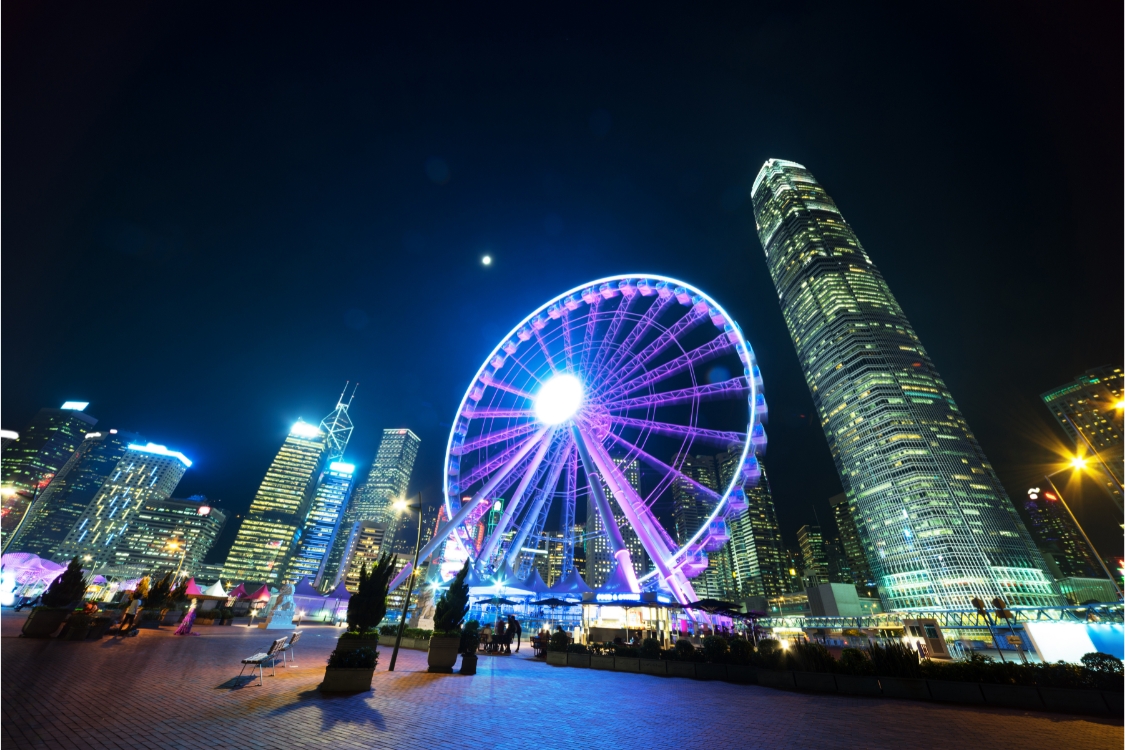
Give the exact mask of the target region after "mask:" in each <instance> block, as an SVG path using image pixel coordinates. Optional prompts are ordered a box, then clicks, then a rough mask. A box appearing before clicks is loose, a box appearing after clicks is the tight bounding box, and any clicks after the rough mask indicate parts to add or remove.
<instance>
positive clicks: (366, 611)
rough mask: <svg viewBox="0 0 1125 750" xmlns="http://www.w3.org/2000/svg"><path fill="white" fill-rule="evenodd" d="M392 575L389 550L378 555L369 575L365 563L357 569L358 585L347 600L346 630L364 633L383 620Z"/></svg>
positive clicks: (392, 568)
mask: <svg viewBox="0 0 1125 750" xmlns="http://www.w3.org/2000/svg"><path fill="white" fill-rule="evenodd" d="M392 575H394V563H393V562H392V555H391V553H390V552H385V553H383V554H382V555H381V556H380V557H379V561H378V562H377V563H376V564H375V568H374V569H373V570H372V571H371V573H370V575H369V574H368V573H367V563H364V564H363V567H361V568H360V569H359V586H358V587H357V588H356V592H355V593H354V594H353V595H352V598H351V599H349V600H348V630H354V631H356V632H358V633H366V632H367V631H369V630H372V629H373V628H374V627H375V626H376V625H378V624H379V623H380V622H381V621H382V620H383V617H384V615H386V614H387V585H388V584H389V583H390V582H391V576H392ZM391 635H394V633H392V634H391ZM376 637H378V636H376Z"/></svg>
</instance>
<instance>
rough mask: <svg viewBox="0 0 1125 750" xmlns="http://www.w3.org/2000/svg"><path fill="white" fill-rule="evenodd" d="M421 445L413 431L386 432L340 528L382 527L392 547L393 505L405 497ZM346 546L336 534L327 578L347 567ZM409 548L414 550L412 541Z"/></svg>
mask: <svg viewBox="0 0 1125 750" xmlns="http://www.w3.org/2000/svg"><path fill="white" fill-rule="evenodd" d="M420 444H421V440H419V438H418V436H417V435H415V434H414V433H413V432H411V431H410V430H404V429H391V428H388V429H385V430H383V438H382V440H380V442H379V450H378V451H376V453H375V460H374V462H372V464H371V469H370V470H369V471H368V472H367V478H366V479H365V480H364V482H363V484H361V485H358V486H357V487H356V488H355V491H354V492H352V499H351V500H350V501H349V502H348V506H347V510H345V511H344V520H343V523H342V524H341V528H345V529H350V528H352V527H353V526H354V525H355V523H356V521H372V522H374V523H379V524H383V525H384V526H385V527H386V529H387V539H388V541H389V542H390V543H391V544H392V545H393V543H394V538H395V526H396V524H397V522H398V520H399V519H398V516H397V514H395V513H394V512H393V510H392V509H391V503H392V502H394V500H395V498H399V497H402V496H404V495H405V494H406V488H407V487H408V486H409V484H410V474H411V472H412V471H413V470H414V459H415V458H417V456H418V446H419V445H420ZM346 545H347V539H345V538H343V536H342V535H340V534H337V535H336V541H335V543H334V544H333V545H332V550H331V552H329V555H328V563H327V565H326V567H325V570H326V575H327V577H328V578H330V579H332V578H338V577H339V571H340V570H343V569H344V568H345V566H343V565H341V561H342V560H343V559H345V558H344V548H345V546H346ZM410 548H411V549H413V540H411V544H410Z"/></svg>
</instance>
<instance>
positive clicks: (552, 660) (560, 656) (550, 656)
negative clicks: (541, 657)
mask: <svg viewBox="0 0 1125 750" xmlns="http://www.w3.org/2000/svg"><path fill="white" fill-rule="evenodd" d="M567 656H569V654H568V653H567V652H565V651H548V652H547V663H548V664H553V665H554V666H556V667H565V666H566V664H567V658H566V657H567Z"/></svg>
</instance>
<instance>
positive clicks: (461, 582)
mask: <svg viewBox="0 0 1125 750" xmlns="http://www.w3.org/2000/svg"><path fill="white" fill-rule="evenodd" d="M468 574H469V561H468V560H466V561H465V564H464V565H463V566H462V567H461V570H460V571H458V573H457V575H456V576H455V577H454V578H453V580H452V581H450V583H449V588H448V589H446V590H445V591H444V592H442V595H441V598H440V599H438V601H437V605H436V606H435V607H434V634H433V635H432V636H431V637H430V650H429V654H428V655H427V657H426V660H427V663H428V664H429V671H430V672H439V673H443V674H448V673H450V672H452V671H453V665H454V664H456V663H457V653H458V652H459V651H460V650H461V623H462V622H464V621H465V615H466V614H468V612H469V586H468V585H467V584H466V583H465V576H467V575H468Z"/></svg>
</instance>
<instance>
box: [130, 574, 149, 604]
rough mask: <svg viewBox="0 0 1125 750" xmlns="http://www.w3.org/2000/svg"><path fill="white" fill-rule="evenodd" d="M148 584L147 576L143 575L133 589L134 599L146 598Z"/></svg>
mask: <svg viewBox="0 0 1125 750" xmlns="http://www.w3.org/2000/svg"><path fill="white" fill-rule="evenodd" d="M148 584H149V579H148V576H145V577H144V578H142V579H141V580H139V581H137V587H136V588H135V589H133V598H134V599H148Z"/></svg>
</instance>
